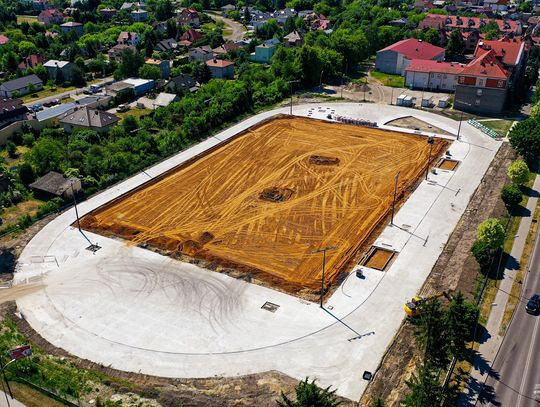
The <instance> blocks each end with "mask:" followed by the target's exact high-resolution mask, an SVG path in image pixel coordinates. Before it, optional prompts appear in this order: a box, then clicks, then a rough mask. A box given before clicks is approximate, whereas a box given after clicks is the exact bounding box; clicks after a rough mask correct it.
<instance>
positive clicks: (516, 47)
mask: <svg viewBox="0 0 540 407" xmlns="http://www.w3.org/2000/svg"><path fill="white" fill-rule="evenodd" d="M490 50H493V51H494V52H495V56H496V57H497V58H498V59H499V60H500V61H501V62H502V63H503V65H504V66H505V67H506V68H509V67H514V66H517V65H520V64H521V62H522V61H523V59H524V57H525V53H526V50H525V42H523V41H521V40H515V39H512V40H508V39H503V40H498V41H490V40H483V41H480V42H479V43H478V46H477V47H476V50H475V51H474V56H475V58H477V57H479V56H481V55H483V54H485V53H487V52H489V51H490Z"/></svg>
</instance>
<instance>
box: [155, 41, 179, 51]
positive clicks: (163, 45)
mask: <svg viewBox="0 0 540 407" xmlns="http://www.w3.org/2000/svg"><path fill="white" fill-rule="evenodd" d="M156 48H158V49H159V50H161V51H168V50H171V49H176V48H178V42H177V41H176V40H175V39H174V38H167V39H166V40H161V41H160V42H158V43H157V45H156Z"/></svg>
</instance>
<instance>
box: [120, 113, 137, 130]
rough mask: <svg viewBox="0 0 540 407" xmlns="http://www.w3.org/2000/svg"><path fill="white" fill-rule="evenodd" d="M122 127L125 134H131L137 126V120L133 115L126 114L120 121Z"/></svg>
mask: <svg viewBox="0 0 540 407" xmlns="http://www.w3.org/2000/svg"><path fill="white" fill-rule="evenodd" d="M122 127H123V128H124V131H125V132H126V134H132V133H133V132H134V131H135V130H137V129H138V128H139V122H138V120H137V119H136V118H135V117H133V116H131V115H127V116H126V117H125V118H124V120H123V121H122Z"/></svg>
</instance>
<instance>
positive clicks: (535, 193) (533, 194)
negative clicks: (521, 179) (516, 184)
mask: <svg viewBox="0 0 540 407" xmlns="http://www.w3.org/2000/svg"><path fill="white" fill-rule="evenodd" d="M520 189H521V192H523V194H524V195H526V196H528V197H529V198H538V197H540V192H539V191H536V190H534V189H532V188H530V187H528V186H525V185H524V186H521V187H520Z"/></svg>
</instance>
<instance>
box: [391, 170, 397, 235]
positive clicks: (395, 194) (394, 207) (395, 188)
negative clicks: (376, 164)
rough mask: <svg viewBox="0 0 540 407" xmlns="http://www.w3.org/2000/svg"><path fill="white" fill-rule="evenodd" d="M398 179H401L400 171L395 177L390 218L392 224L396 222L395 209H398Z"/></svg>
mask: <svg viewBox="0 0 540 407" xmlns="http://www.w3.org/2000/svg"><path fill="white" fill-rule="evenodd" d="M398 179H399V171H398V172H397V174H396V176H395V178H394V200H393V201H392V218H391V219H390V225H393V224H394V211H395V210H396V198H397V186H398Z"/></svg>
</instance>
